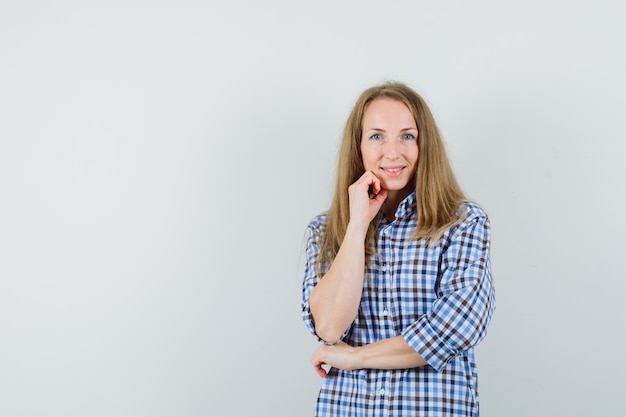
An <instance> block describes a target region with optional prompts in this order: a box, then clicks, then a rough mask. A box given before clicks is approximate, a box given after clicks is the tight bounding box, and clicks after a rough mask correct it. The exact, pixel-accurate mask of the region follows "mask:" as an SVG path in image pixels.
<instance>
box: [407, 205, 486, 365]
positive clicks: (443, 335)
mask: <svg viewBox="0 0 626 417" xmlns="http://www.w3.org/2000/svg"><path fill="white" fill-rule="evenodd" d="M490 234H491V233H490V224H489V220H488V218H487V216H486V215H484V213H483V214H482V215H478V216H473V217H472V218H468V219H466V220H465V221H464V222H463V223H462V224H461V225H460V226H459V228H458V229H457V230H456V231H454V232H453V234H452V236H451V237H450V238H449V240H448V245H447V248H444V251H443V252H442V256H441V270H440V279H439V280H438V288H436V291H437V299H436V301H435V302H434V304H433V306H432V310H431V311H430V313H428V314H425V315H424V316H422V317H420V318H419V319H418V320H417V321H416V322H415V323H413V324H412V325H411V326H409V327H408V328H406V329H405V330H404V331H403V333H402V336H403V337H404V339H405V340H406V341H407V343H408V344H409V345H410V346H411V347H412V348H413V349H415V350H416V351H417V352H418V353H419V354H420V355H422V357H423V358H424V359H425V360H426V361H427V362H428V364H429V365H431V366H432V367H433V368H434V369H436V370H437V371H439V372H441V371H442V370H443V368H444V367H445V366H446V364H447V363H448V362H449V361H450V360H451V359H452V358H453V357H455V356H456V355H458V354H460V353H463V352H464V351H466V350H468V349H470V348H472V347H474V346H475V345H476V344H478V343H479V342H480V341H481V340H482V339H483V338H484V337H485V335H486V331H487V326H488V325H489V322H490V321H491V317H492V315H493V311H494V309H495V289H494V286H493V283H492V278H491V264H490V259H489V246H490V239H491V237H490Z"/></svg>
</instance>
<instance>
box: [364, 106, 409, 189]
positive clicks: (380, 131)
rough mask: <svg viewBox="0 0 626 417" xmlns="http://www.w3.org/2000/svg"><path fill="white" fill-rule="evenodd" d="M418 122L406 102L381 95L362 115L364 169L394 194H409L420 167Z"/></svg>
mask: <svg viewBox="0 0 626 417" xmlns="http://www.w3.org/2000/svg"><path fill="white" fill-rule="evenodd" d="M417 134H418V132H417V125H416V123H415V119H414V118H413V114H412V113H411V111H410V110H409V109H408V107H407V106H405V105H404V103H402V102H400V101H396V100H392V99H388V98H379V99H376V100H374V101H372V102H371V103H369V105H368V106H367V109H366V110H365V115H364V117H363V134H362V137H361V153H362V155H363V165H364V166H365V170H367V171H371V172H373V173H374V175H376V176H377V177H378V179H380V182H381V185H382V187H383V188H384V189H386V190H388V191H389V193H390V196H392V195H393V194H403V195H402V197H404V196H405V195H408V194H409V191H408V190H412V186H413V184H414V179H413V176H414V174H415V170H416V169H417V157H418V154H419V149H418V148H417Z"/></svg>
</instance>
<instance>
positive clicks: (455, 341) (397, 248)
mask: <svg viewBox="0 0 626 417" xmlns="http://www.w3.org/2000/svg"><path fill="white" fill-rule="evenodd" d="M464 209H465V211H466V217H465V219H464V220H463V222H462V223H461V224H459V225H457V226H454V227H451V228H449V229H448V230H447V231H446V232H445V234H444V235H443V237H442V238H441V239H440V240H439V242H437V243H436V244H434V245H432V246H430V247H429V246H428V244H427V243H426V242H424V241H422V240H414V239H411V238H410V237H411V235H412V234H413V232H414V231H415V226H416V221H417V217H416V209H415V194H414V193H413V194H411V195H410V196H408V197H407V198H406V199H405V200H404V201H403V202H402V203H401V204H400V206H399V207H398V210H397V211H396V220H395V221H393V222H387V221H385V220H384V219H383V220H381V223H380V225H379V226H380V227H379V234H378V236H377V239H376V244H377V246H376V253H375V255H373V257H372V258H371V259H370V263H369V266H368V267H367V268H366V272H365V279H364V283H363V295H362V298H361V305H360V307H359V311H358V314H357V317H356V318H355V320H354V322H353V323H352V325H351V326H350V328H348V329H347V330H346V332H345V334H344V337H343V341H344V342H346V343H348V344H349V345H352V346H362V345H367V344H370V343H374V342H376V341H379V340H382V339H387V338H391V337H394V336H398V335H402V336H403V337H404V339H405V340H406V341H407V343H408V344H409V345H410V346H411V347H412V348H413V349H415V350H416V351H417V352H418V353H419V354H420V355H422V357H424V359H426V361H427V362H428V365H425V366H422V367H418V368H412V369H401V370H379V369H359V370H355V371H342V370H338V369H335V368H331V370H330V373H329V375H328V377H327V378H326V379H324V382H323V385H322V387H321V389H320V392H319V395H318V399H317V408H316V414H315V415H316V416H324V417H328V416H355V417H356V416H363V417H365V416H367V417H369V416H393V417H402V416H407V417H415V416H420V417H422V416H478V385H477V373H476V364H475V359H474V350H473V348H474V346H475V345H476V344H477V343H478V342H480V341H481V340H482V339H483V338H484V337H485V334H486V330H487V326H488V324H489V322H490V320H491V317H492V314H493V311H494V309H495V292H494V287H493V285H492V279H491V267H490V260H489V245H490V225H489V220H488V218H487V216H486V214H485V213H484V212H483V211H482V210H481V209H480V207H478V206H477V205H475V204H473V203H470V202H466V203H464ZM326 218H327V217H326V215H325V214H322V215H319V216H317V217H316V218H315V219H313V220H312V221H311V223H310V224H309V226H308V228H307V248H306V266H305V271H304V282H303V292H302V317H303V319H304V322H305V324H306V326H307V327H308V328H309V330H310V331H311V332H312V333H313V334H314V335H315V328H314V326H313V322H312V319H311V312H310V310H309V297H310V295H311V292H312V290H313V288H314V287H315V285H316V284H317V283H318V282H319V280H320V278H321V277H322V276H323V275H324V273H325V272H326V271H327V270H328V267H329V266H328V265H327V266H326V267H325V268H323V270H318V268H317V260H318V256H319V251H320V242H321V236H322V234H323V233H324V228H325V222H326Z"/></svg>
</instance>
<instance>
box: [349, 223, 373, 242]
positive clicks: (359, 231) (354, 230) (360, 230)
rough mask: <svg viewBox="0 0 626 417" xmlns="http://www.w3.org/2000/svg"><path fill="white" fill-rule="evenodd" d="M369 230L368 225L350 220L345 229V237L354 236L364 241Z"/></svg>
mask: <svg viewBox="0 0 626 417" xmlns="http://www.w3.org/2000/svg"><path fill="white" fill-rule="evenodd" d="M368 229H369V223H361V222H356V221H354V220H350V222H349V223H348V227H347V228H346V235H348V234H350V235H355V236H357V237H359V238H362V239H365V236H367V230H368Z"/></svg>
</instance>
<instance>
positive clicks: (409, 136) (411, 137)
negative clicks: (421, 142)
mask: <svg viewBox="0 0 626 417" xmlns="http://www.w3.org/2000/svg"><path fill="white" fill-rule="evenodd" d="M402 139H404V140H415V135H413V134H411V133H405V134H404V135H402Z"/></svg>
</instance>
